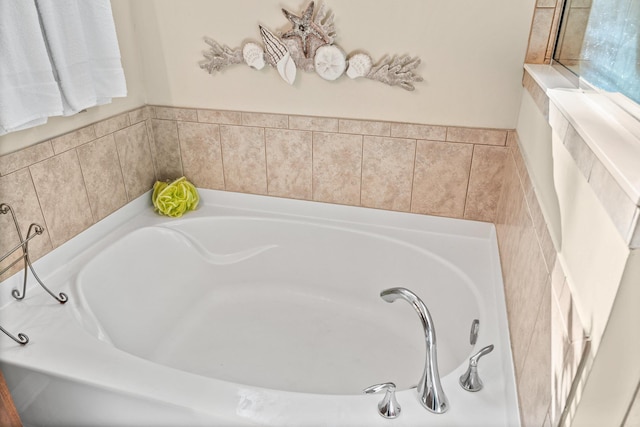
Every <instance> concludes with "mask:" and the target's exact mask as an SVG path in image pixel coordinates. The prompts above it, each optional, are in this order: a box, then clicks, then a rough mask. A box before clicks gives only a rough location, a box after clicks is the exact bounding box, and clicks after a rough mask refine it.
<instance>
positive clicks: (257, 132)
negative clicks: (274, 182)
mask: <svg viewBox="0 0 640 427" xmlns="http://www.w3.org/2000/svg"><path fill="white" fill-rule="evenodd" d="M220 138H221V139H220V141H221V143H222V159H223V165H224V181H225V185H226V189H227V190H228V191H238V192H240V193H253V194H267V166H266V159H265V156H266V154H265V145H264V129H262V128H252V127H242V126H227V125H223V126H220Z"/></svg>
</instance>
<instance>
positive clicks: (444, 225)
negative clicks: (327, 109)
mask: <svg viewBox="0 0 640 427" xmlns="http://www.w3.org/2000/svg"><path fill="white" fill-rule="evenodd" d="M200 191H201V192H204V193H206V194H209V195H212V196H215V197H218V198H219V199H218V200H217V202H216V203H213V204H215V205H217V204H223V201H227V200H231V199H234V202H237V201H238V200H239V201H240V203H241V204H242V203H243V202H246V201H247V200H251V199H256V198H257V199H258V200H259V202H260V203H265V202H266V208H265V209H264V211H265V212H274V210H273V206H274V205H278V204H282V205H284V206H286V205H289V204H293V205H296V204H299V203H306V202H305V201H297V200H290V201H289V200H288V201H287V202H286V203H282V199H277V198H272V197H268V196H255V195H244V194H238V193H226V192H220V191H215V190H200ZM220 199H222V200H223V201H220ZM253 201H255V200H253ZM253 201H252V203H253ZM270 201H271V202H273V203H269V202H270ZM314 203H315V202H314ZM323 205H325V207H328V208H329V209H330V210H331V211H334V212H338V213H339V212H340V211H341V210H343V208H344V206H342V205H331V204H323ZM262 206H264V205H262ZM300 206H302V205H300ZM314 207H315V205H313V206H307V207H306V208H311V209H312V210H315V209H313V208H314ZM268 208H271V209H268ZM306 208H305V209H306ZM347 208H352V207H347ZM305 209H303V211H304V210H305ZM359 209H364V210H365V211H368V212H369V213H370V214H371V217H372V218H374V219H375V218H377V217H378V216H379V215H383V216H385V217H389V216H391V217H396V218H398V217H397V216H396V214H398V213H396V212H390V211H381V210H376V209H370V208H359ZM145 210H146V214H144V216H145V218H146V219H149V218H150V217H151V218H156V221H157V222H163V221H166V218H163V217H159V216H157V215H155V214H153V213H152V211H151V209H150V202H149V193H146V194H144V195H142V196H140V197H139V198H138V199H136V200H135V201H134V202H132V203H130V204H128V205H126V206H125V207H123V208H122V209H121V210H120V211H117V213H118V215H110V216H109V217H107V218H106V219H105V220H103V221H101V222H99V223H98V224H96V225H95V226H94V227H92V228H90V229H89V230H86V231H85V232H84V233H81V234H80V235H78V236H76V237H74V238H73V239H71V240H70V241H69V242H67V243H65V244H64V245H63V246H65V249H67V250H71V254H72V256H77V255H78V254H79V253H81V252H83V250H85V249H86V248H87V246H91V245H92V242H95V241H97V240H99V239H107V240H108V239H109V238H110V236H111V233H112V231H113V230H114V229H115V228H117V227H119V226H120V224H122V222H125V221H128V220H129V219H131V218H134V217H136V216H137V215H139V214H140V213H141V212H143V211H145ZM343 212H346V214H345V215H343V216H344V217H346V222H348V221H349V220H351V221H353V217H352V215H351V214H350V212H349V211H343ZM192 214H195V215H197V211H196V212H193V213H192ZM400 214H401V215H402V217H401V220H400V221H399V223H402V224H405V227H402V228H407V227H406V223H407V218H416V219H417V220H418V219H419V221H420V222H422V221H423V220H424V217H425V215H418V214H411V215H414V216H409V217H407V216H406V213H400ZM116 216H117V217H118V218H117V221H116V219H114V218H115V217H116ZM309 216H311V217H313V216H312V215H309ZM358 216H359V215H358ZM359 219H360V218H359ZM340 221H342V222H345V219H341V220H340ZM430 221H431V222H432V223H433V224H435V226H436V227H437V231H433V232H434V233H436V234H450V229H452V228H455V227H454V225H461V224H464V227H463V229H465V232H464V233H463V234H462V235H463V236H464V237H465V238H478V239H487V238H489V239H491V242H492V243H491V244H492V246H494V248H493V249H494V250H493V253H494V256H497V241H496V239H495V227H494V226H493V224H488V223H476V222H470V221H464V223H459V221H460V220H456V219H450V218H441V217H430ZM359 222H362V221H361V220H360V221H359ZM408 222H409V223H413V222H414V221H412V220H409V221H408ZM135 228H136V222H135V221H133V222H131V221H128V224H126V225H125V226H124V227H123V229H135ZM443 230H449V231H443ZM467 233H470V234H471V236H470V235H469V234H467ZM453 234H456V233H453ZM90 251H91V247H90V249H89V252H90ZM57 253H60V251H57V252H56V251H53V252H52V253H51V254H50V255H52V256H45V257H44V258H43V259H41V260H39V261H38V262H37V263H36V265H35V267H36V271H39V272H43V273H44V274H41V276H43V277H47V276H48V275H49V274H51V275H54V276H55V275H56V274H64V272H63V271H62V270H65V268H66V267H65V266H64V265H62V266H61V267H59V268H55V267H54V266H55V265H61V263H60V261H59V259H58V258H60V257H59V256H56V255H55V254H57ZM65 257H69V253H67V254H66V255H65ZM497 265H498V267H497V269H498V271H497V274H496V278H497V279H498V280H499V284H500V285H502V275H501V272H500V271H499V264H497ZM493 268H494V269H495V268H496V267H495V265H494V266H493ZM19 276H20V273H18V274H16V275H14V276H12V277H11V278H9V279H7V280H5V281H4V282H2V283H0V291H2V292H4V293H6V294H9V293H10V291H11V289H13V288H14V286H15V284H17V283H19V280H20V279H19ZM20 282H21V280H20ZM3 285H4V286H3ZM35 286H36V285H35V284H33V281H31V280H30V285H29V286H28V289H27V291H28V292H32V293H33V292H35V290H34V289H32V288H34V287H35ZM54 290H55V288H54ZM496 291H497V290H496ZM38 298H40V296H36V297H34V301H35V300H36V299H38ZM42 298H44V297H42ZM38 301H39V300H38ZM45 301H46V299H45ZM12 302H14V301H13V298H12V297H10V299H9V301H8V303H6V302H5V303H4V304H3V307H4V306H6V305H8V304H10V303H12ZM22 303H24V302H22ZM38 303H39V302H38ZM45 304H51V302H45ZM496 304H497V307H496V308H497V309H498V310H499V311H502V312H503V313H504V314H503V317H504V318H505V319H504V320H505V324H504V325H502V326H503V327H505V328H506V308H505V304H504V294H503V293H502V298H498V300H497V301H496ZM59 307H64V306H59ZM25 332H28V331H25ZM33 338H36V337H33ZM90 339H94V338H93V337H90ZM500 341H501V345H502V346H505V345H506V346H507V347H506V348H508V354H509V358H508V360H507V361H505V362H506V364H507V365H509V366H507V367H506V368H505V369H507V370H508V371H510V374H509V373H507V375H505V378H504V381H505V384H504V385H505V388H506V389H507V390H506V392H505V393H507V395H508V400H511V401H512V402H511V403H513V404H515V406H513V405H511V406H512V407H511V408H508V410H509V412H510V417H509V418H510V419H511V420H514V419H515V420H517V422H518V423H519V409H518V407H517V398H515V377H514V375H513V364H512V361H511V355H510V354H511V353H510V343H509V336H508V331H507V332H506V335H505V334H504V333H503V334H502V335H501V339H500ZM482 344H483V343H482ZM478 348H479V347H478ZM114 350H116V351H118V352H122V351H121V350H118V349H115V348H114ZM122 353H123V354H124V355H126V356H129V357H135V358H137V356H133V355H130V354H128V353H126V352H122ZM3 358H4V357H3ZM141 361H142V363H150V362H148V361H146V360H144V359H141ZM14 362H15V359H14ZM2 363H11V362H2ZM104 363H107V362H104ZM18 364H20V365H22V363H20V362H18ZM152 364H153V363H152ZM153 365H157V364H153ZM24 366H25V367H26V368H28V369H30V367H29V365H28V361H27V360H24ZM96 366H98V367H99V365H96ZM157 366H158V367H160V368H162V369H170V370H171V369H174V368H170V367H167V366H163V365H157ZM176 371H177V370H176ZM178 372H179V375H184V374H188V375H189V376H191V375H195V374H189V373H186V372H184V371H178ZM454 373H457V370H454V372H453V373H452V374H450V375H447V376H445V377H443V384H444V385H445V387H450V388H453V387H455V386H457V384H455V380H456V378H454V377H456V375H454ZM205 381H208V382H213V383H214V384H215V385H216V387H220V388H222V389H226V390H227V391H234V393H237V392H238V389H243V388H244V389H251V392H257V393H259V394H263V395H265V396H272V395H273V393H276V394H278V395H279V396H282V395H294V396H287V397H288V398H292V401H296V400H298V398H300V395H307V396H315V399H316V400H320V401H323V400H325V399H331V398H333V397H335V396H336V395H313V394H306V393H294V392H287V391H281V390H268V389H260V388H259V387H253V386H242V385H240V387H238V386H239V385H238V384H233V383H226V382H225V381H222V380H217V379H212V378H206V379H205ZM178 382H179V381H178ZM120 391H122V390H120ZM234 393H232V394H234ZM411 393H413V390H412V389H409V390H402V391H400V392H399V393H398V397H399V399H402V401H403V402H406V404H408V402H410V401H411V400H412V399H411V398H410V397H409V395H410V394H411ZM216 394H217V393H216ZM473 395H474V394H472V393H466V394H462V396H466V397H470V396H471V398H473ZM339 396H340V395H339ZM346 396H349V398H350V399H356V400H357V401H358V402H359V403H358V405H360V404H363V402H367V403H366V404H365V406H368V405H370V404H371V402H374V403H375V402H376V401H377V399H378V397H376V396H354V395H346ZM340 397H342V398H344V397H345V396H340ZM514 399H515V400H514ZM413 400H416V401H417V399H413ZM514 402H515V403H514ZM229 403H230V404H233V403H237V400H233V399H231V400H230V401H229ZM302 404H303V405H302V406H304V402H302ZM409 406H411V405H409ZM419 409H421V410H423V409H422V408H419ZM406 412H410V411H409V410H407V411H405V413H406ZM456 412H457V411H456ZM215 413H216V414H217V415H219V408H218V409H216V411H215ZM514 414H515V415H514ZM229 415H230V416H237V415H238V414H237V413H236V414H229ZM514 417H515V418H514Z"/></svg>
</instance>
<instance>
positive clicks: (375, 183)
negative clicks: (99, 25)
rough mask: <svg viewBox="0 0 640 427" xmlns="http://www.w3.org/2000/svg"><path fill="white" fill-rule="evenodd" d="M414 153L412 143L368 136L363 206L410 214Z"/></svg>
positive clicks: (363, 163)
mask: <svg viewBox="0 0 640 427" xmlns="http://www.w3.org/2000/svg"><path fill="white" fill-rule="evenodd" d="M415 153H416V141H415V140H413V139H399V138H382V137H375V136H365V137H364V147H363V153H362V156H363V158H362V197H361V204H362V205H363V206H368V207H372V208H379V209H389V210H396V211H409V210H410V209H411V187H412V184H413V182H412V181H413V166H414V163H415Z"/></svg>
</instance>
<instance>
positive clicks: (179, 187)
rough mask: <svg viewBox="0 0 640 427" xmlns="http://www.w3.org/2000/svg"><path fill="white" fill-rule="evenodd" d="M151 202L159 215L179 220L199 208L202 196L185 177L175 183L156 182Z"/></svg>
mask: <svg viewBox="0 0 640 427" xmlns="http://www.w3.org/2000/svg"><path fill="white" fill-rule="evenodd" d="M151 201H152V202H153V207H154V210H155V211H156V212H158V213H159V214H161V215H166V216H170V217H173V218H178V217H181V216H182V214H183V213H185V212H187V211H191V210H194V209H195V208H197V207H198V202H199V201H200V196H199V195H198V190H197V189H196V187H195V186H194V185H193V184H192V183H190V182H189V181H187V178H185V177H184V176H183V177H181V178H178V179H176V180H175V181H173V182H168V181H156V183H155V184H154V185H153V194H152V196H151Z"/></svg>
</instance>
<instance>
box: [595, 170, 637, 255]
mask: <svg viewBox="0 0 640 427" xmlns="http://www.w3.org/2000/svg"><path fill="white" fill-rule="evenodd" d="M589 184H591V188H592V189H593V191H594V193H595V194H596V197H598V199H599V200H600V201H601V202H602V206H603V207H604V209H605V210H606V211H607V213H608V214H609V217H610V218H611V220H612V221H613V224H614V225H615V226H616V228H617V229H618V231H619V232H620V235H622V236H623V238H624V239H625V241H627V242H628V241H629V240H630V239H631V235H632V233H633V226H634V224H635V223H634V220H635V219H634V216H635V214H636V205H635V203H633V202H632V201H631V199H630V198H629V197H628V196H627V194H626V193H625V192H624V190H623V189H622V188H621V187H620V185H619V184H618V183H617V182H616V180H615V178H614V177H613V176H612V175H611V173H610V172H609V171H608V170H607V168H606V167H605V166H604V165H603V164H602V162H600V161H599V160H597V159H596V160H594V163H593V167H592V168H591V174H590V175H589Z"/></svg>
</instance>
